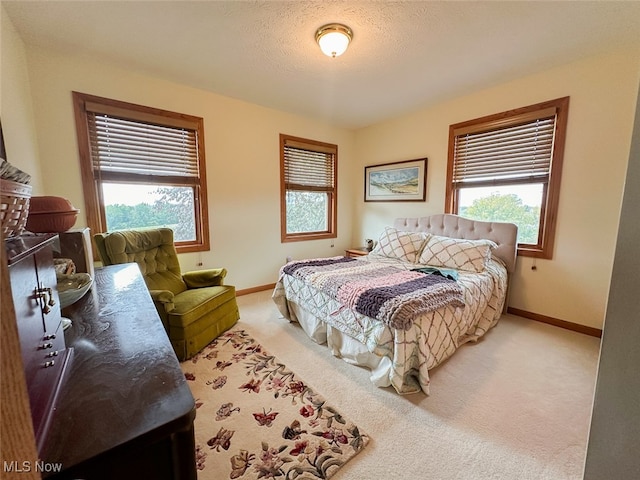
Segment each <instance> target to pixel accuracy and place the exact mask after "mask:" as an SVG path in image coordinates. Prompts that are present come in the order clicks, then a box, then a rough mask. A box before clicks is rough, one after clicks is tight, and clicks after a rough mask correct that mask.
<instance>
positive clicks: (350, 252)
mask: <svg viewBox="0 0 640 480" xmlns="http://www.w3.org/2000/svg"><path fill="white" fill-rule="evenodd" d="M369 253H371V251H370V250H367V249H366V248H365V247H356V248H349V249H347V250H345V251H344V256H345V257H350V258H355V257H364V256H365V255H369Z"/></svg>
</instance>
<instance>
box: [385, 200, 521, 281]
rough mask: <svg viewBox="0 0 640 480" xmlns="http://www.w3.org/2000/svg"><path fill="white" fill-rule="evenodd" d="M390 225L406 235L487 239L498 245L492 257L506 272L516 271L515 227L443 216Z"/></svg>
mask: <svg viewBox="0 0 640 480" xmlns="http://www.w3.org/2000/svg"><path fill="white" fill-rule="evenodd" d="M393 226H394V227H395V228H397V229H398V230H403V231H406V232H427V233H432V234H434V235H442V236H444V237H452V238H463V239H466V240H480V239H489V240H491V241H493V242H495V243H496V244H497V245H498V247H497V248H496V249H494V250H493V255H494V256H496V257H498V258H500V259H501V260H502V261H503V262H504V264H505V266H506V267H507V271H508V272H513V271H514V270H515V267H516V250H517V241H516V237H517V234H518V227H517V226H516V225H514V224H513V223H502V222H481V221H478V220H470V219H468V218H463V217H459V216H458V215H451V214H449V213H444V214H437V215H431V216H429V217H420V218H396V220H395V221H394V223H393Z"/></svg>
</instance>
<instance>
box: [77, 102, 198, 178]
mask: <svg viewBox="0 0 640 480" xmlns="http://www.w3.org/2000/svg"><path fill="white" fill-rule="evenodd" d="M87 120H88V126H89V143H90V148H91V158H92V163H93V169H94V171H95V172H100V175H101V176H102V177H103V178H104V177H105V175H107V176H108V174H110V173H112V174H132V175H153V176H161V177H191V178H194V179H195V178H198V177H199V175H200V173H199V163H198V139H197V130H195V129H190V128H186V127H173V126H165V125H157V124H153V123H147V122H144V121H138V120H131V119H123V118H119V117H116V116H112V115H108V114H105V113H97V112H87Z"/></svg>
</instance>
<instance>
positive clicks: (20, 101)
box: [0, 8, 43, 194]
mask: <svg viewBox="0 0 640 480" xmlns="http://www.w3.org/2000/svg"><path fill="white" fill-rule="evenodd" d="M0 32H1V38H2V40H1V42H2V43H1V44H0V45H2V51H1V55H0V59H1V63H0V65H1V67H0V72H1V73H0V76H1V80H0V85H1V87H0V98H1V101H0V118H2V120H3V121H2V131H3V134H4V139H5V146H6V150H7V160H8V161H9V162H10V163H12V164H13V165H15V166H16V167H18V168H20V169H21V170H23V171H25V172H28V173H30V174H31V175H32V181H31V185H32V186H33V192H34V194H38V192H42V191H43V187H42V183H41V181H40V180H41V175H40V162H39V158H38V147H37V145H38V141H37V135H36V128H35V119H34V116H33V105H32V103H31V91H30V84H29V75H28V72H27V63H26V50H25V46H24V43H23V42H22V40H21V39H20V37H19V36H18V32H17V31H16V29H15V27H14V26H13V23H12V22H11V20H10V19H9V16H8V15H7V14H6V13H5V11H4V8H0Z"/></svg>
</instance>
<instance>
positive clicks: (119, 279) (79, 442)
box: [41, 263, 196, 480]
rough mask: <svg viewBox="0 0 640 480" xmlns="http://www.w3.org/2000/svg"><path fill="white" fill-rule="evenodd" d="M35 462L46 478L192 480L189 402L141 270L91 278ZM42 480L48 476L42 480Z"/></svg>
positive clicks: (120, 268)
mask: <svg viewBox="0 0 640 480" xmlns="http://www.w3.org/2000/svg"><path fill="white" fill-rule="evenodd" d="M62 313H63V315H64V316H65V317H67V318H70V319H71V320H72V322H73V325H72V326H71V327H70V328H69V329H68V330H67V331H66V333H65V338H66V342H67V345H68V346H69V347H72V348H73V349H74V358H73V362H72V363H71V367H70V370H69V374H68V378H67V380H66V381H65V382H64V384H63V386H62V388H61V389H60V393H59V396H58V403H57V409H56V412H55V414H54V416H53V418H52V421H51V426H50V429H49V434H48V436H47V439H46V442H45V446H44V449H43V451H42V452H41V458H42V459H43V460H44V461H45V462H48V463H49V464H52V465H54V466H55V465H56V464H58V465H61V466H62V468H63V471H62V472H61V473H59V474H53V475H49V477H50V478H52V479H54V478H55V479H86V480H102V479H104V480H106V479H140V478H153V479H157V480H162V479H179V480H195V479H196V463H195V441H194V432H193V421H194V418H195V401H194V399H193V396H192V395H191V391H190V390H189V387H188V385H187V383H186V380H185V378H184V375H183V373H182V370H181V369H180V364H179V363H178V360H177V359H176V356H175V353H174V351H173V348H172V347H171V344H170V343H169V339H168V337H167V334H166V333H165V330H164V328H163V326H162V322H161V321H160V318H159V316H158V313H157V312H156V309H155V307H154V305H153V302H152V300H151V296H150V295H149V291H148V290H147V287H146V285H145V283H144V280H143V279H142V275H141V274H140V270H139V269H138V266H137V265H136V264H135V263H133V264H126V265H113V266H109V267H105V268H99V269H96V270H95V278H94V284H93V286H92V288H91V290H90V291H89V292H88V293H87V295H85V296H84V297H83V298H82V299H80V300H79V301H78V302H76V303H75V304H73V305H71V306H69V307H67V308H65V309H64V310H63V312H62ZM44 476H45V477H46V476H47V475H44Z"/></svg>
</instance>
